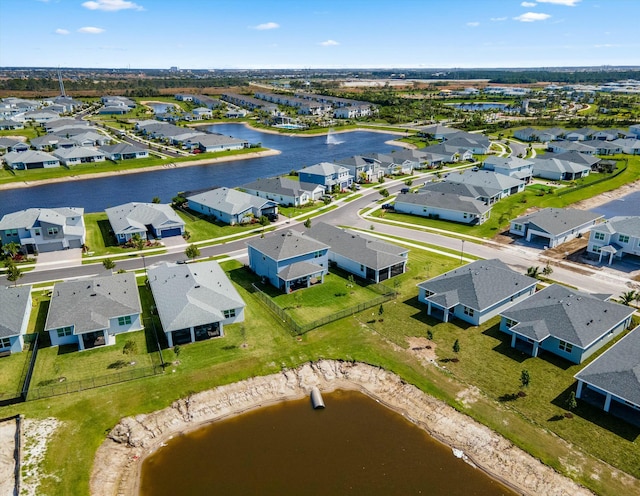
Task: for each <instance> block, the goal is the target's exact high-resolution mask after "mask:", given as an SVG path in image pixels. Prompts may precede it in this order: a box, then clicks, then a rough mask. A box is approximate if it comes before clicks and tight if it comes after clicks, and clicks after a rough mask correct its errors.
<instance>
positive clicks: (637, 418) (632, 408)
mask: <svg viewBox="0 0 640 496" xmlns="http://www.w3.org/2000/svg"><path fill="white" fill-rule="evenodd" d="M574 377H575V379H576V380H577V381H578V387H577V391H576V398H578V399H581V400H583V401H586V402H587V403H590V404H592V405H595V406H597V407H598V408H602V409H603V410H604V411H605V412H607V413H611V414H612V415H615V416H617V417H620V418H622V419H624V420H627V421H630V422H631V423H633V424H635V425H640V329H635V330H634V331H631V332H630V333H629V334H627V335H626V336H625V337H623V338H622V339H621V340H620V341H618V342H617V343H616V344H614V345H613V346H612V347H611V348H609V349H608V350H607V351H605V352H604V353H603V354H602V355H600V356H599V357H598V358H596V359H595V360H594V361H593V362H591V363H590V364H589V365H587V366H586V367H585V368H583V369H582V370H581V371H580V372H578V373H577V374H576V375H575V376H574Z"/></svg>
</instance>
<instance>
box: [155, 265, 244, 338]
mask: <svg viewBox="0 0 640 496" xmlns="http://www.w3.org/2000/svg"><path fill="white" fill-rule="evenodd" d="M147 274H148V280H149V286H150V287H151V292H152V293H153V299H154V300H155V305H156V308H157V309H158V316H159V317H160V322H161V323H162V330H163V331H164V333H165V335H166V336H167V342H168V344H169V347H170V348H171V347H173V346H176V345H182V344H186V343H193V342H196V341H203V340H205V339H211V338H216V337H222V336H224V326H225V324H233V323H236V322H243V321H244V308H245V306H246V305H245V302H244V301H243V299H242V297H241V296H240V294H239V293H238V291H237V290H236V288H235V287H234V286H233V284H232V283H231V281H230V280H229V278H228V277H227V275H226V274H225V272H224V271H223V270H222V269H221V268H220V265H218V262H215V261H209V262H201V263H197V264H173V263H167V262H162V263H160V264H158V265H154V266H152V267H150V268H149V270H148V272H147Z"/></svg>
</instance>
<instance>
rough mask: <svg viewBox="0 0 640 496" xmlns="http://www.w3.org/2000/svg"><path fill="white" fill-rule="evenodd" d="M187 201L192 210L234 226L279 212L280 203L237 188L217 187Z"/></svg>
mask: <svg viewBox="0 0 640 496" xmlns="http://www.w3.org/2000/svg"><path fill="white" fill-rule="evenodd" d="M187 201H188V202H189V208H190V209H191V210H194V211H195V212H200V213H201V214H204V215H208V216H210V217H214V218H215V219H217V220H219V221H221V222H224V223H225V224H230V225H232V226H233V225H235V224H246V223H248V222H251V220H252V219H259V218H260V217H262V216H263V215H266V216H272V215H277V214H278V204H277V203H276V202H275V201H273V200H267V199H265V198H262V197H259V196H256V195H250V194H249V193H245V192H243V191H239V190H237V189H229V188H215V189H211V190H209V191H205V192H203V193H198V194H195V195H192V196H188V197H187Z"/></svg>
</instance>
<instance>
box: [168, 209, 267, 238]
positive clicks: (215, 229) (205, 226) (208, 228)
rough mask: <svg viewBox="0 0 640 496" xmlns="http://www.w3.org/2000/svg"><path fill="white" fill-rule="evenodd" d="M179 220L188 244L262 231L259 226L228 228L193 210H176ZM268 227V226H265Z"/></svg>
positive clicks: (243, 225)
mask: <svg viewBox="0 0 640 496" xmlns="http://www.w3.org/2000/svg"><path fill="white" fill-rule="evenodd" d="M176 212H177V213H178V215H179V216H180V218H181V219H182V220H183V221H184V222H185V227H184V228H185V231H187V232H188V233H189V243H195V242H197V241H204V240H208V239H216V238H219V237H221V236H232V235H238V234H245V233H246V234H248V233H249V231H252V230H254V229H264V228H263V227H262V226H261V225H260V224H258V223H255V224H236V225H234V226H230V225H229V224H225V223H223V222H220V221H216V220H213V218H211V217H207V216H205V215H202V214H200V213H198V212H194V211H193V210H182V209H181V210H176ZM265 227H268V226H265Z"/></svg>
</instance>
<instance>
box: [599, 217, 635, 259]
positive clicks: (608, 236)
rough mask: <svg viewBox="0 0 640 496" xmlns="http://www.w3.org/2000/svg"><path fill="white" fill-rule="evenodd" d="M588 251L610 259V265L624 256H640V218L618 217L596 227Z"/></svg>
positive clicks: (600, 257)
mask: <svg viewBox="0 0 640 496" xmlns="http://www.w3.org/2000/svg"><path fill="white" fill-rule="evenodd" d="M587 251H588V252H589V253H593V254H596V255H598V256H599V259H598V262H602V257H603V255H604V256H607V257H608V258H609V265H611V264H612V263H613V260H614V259H621V258H622V257H623V256H624V255H635V256H640V217H639V216H617V217H612V218H611V219H608V220H606V221H605V222H603V223H601V224H598V225H596V226H595V227H593V228H592V229H591V233H590V235H589V244H588V245H587Z"/></svg>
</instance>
